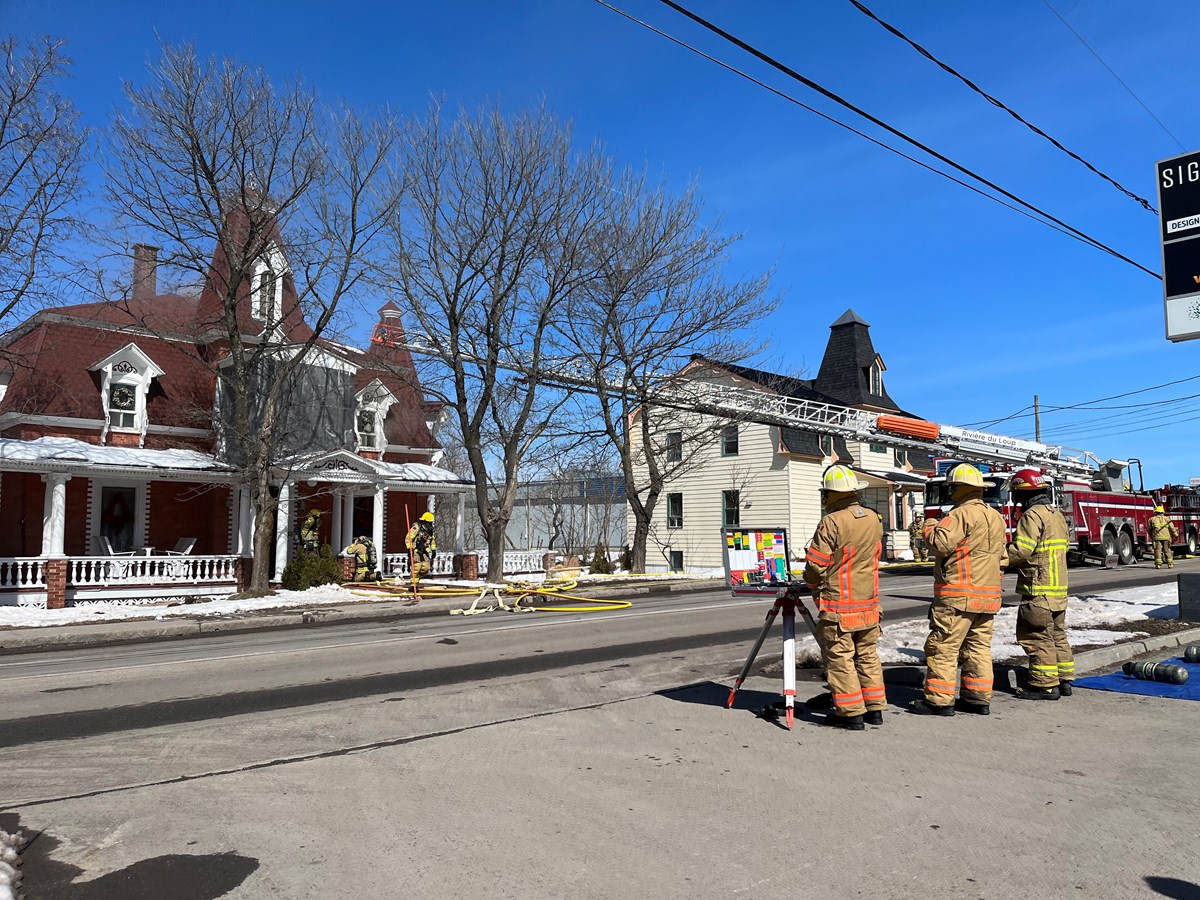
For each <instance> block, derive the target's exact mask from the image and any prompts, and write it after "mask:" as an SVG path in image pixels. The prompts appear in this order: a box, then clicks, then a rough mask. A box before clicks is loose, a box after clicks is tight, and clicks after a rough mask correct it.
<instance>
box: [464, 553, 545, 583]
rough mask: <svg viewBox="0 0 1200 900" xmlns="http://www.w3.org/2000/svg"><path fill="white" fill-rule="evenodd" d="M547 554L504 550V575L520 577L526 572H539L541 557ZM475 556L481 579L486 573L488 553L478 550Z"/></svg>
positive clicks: (540, 569)
mask: <svg viewBox="0 0 1200 900" xmlns="http://www.w3.org/2000/svg"><path fill="white" fill-rule="evenodd" d="M549 552H550V551H549V550H505V551H504V574H505V575H521V574H524V573H528V572H541V571H542V557H544V556H545V555H546V554H547V553H549ZM477 555H478V556H479V574H480V577H482V576H483V574H484V573H485V572H487V567H488V552H487V551H486V550H480V551H478V554H477Z"/></svg>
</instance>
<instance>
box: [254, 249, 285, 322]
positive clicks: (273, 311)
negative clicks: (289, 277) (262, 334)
mask: <svg viewBox="0 0 1200 900" xmlns="http://www.w3.org/2000/svg"><path fill="white" fill-rule="evenodd" d="M288 271H289V270H288V264H287V260H286V259H285V258H284V256H283V252H282V251H281V250H280V249H279V248H278V247H277V246H275V245H274V244H272V245H271V246H270V247H269V248H267V252H266V253H265V254H264V255H263V256H262V257H260V258H259V259H257V260H255V262H254V269H253V271H252V272H251V275H250V316H251V317H252V318H254V319H257V320H258V321H259V322H262V323H264V324H270V323H273V322H278V321H279V320H280V319H281V318H283V276H284V275H286V274H287V273H288Z"/></svg>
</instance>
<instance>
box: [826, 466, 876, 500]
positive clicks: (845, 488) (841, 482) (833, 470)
mask: <svg viewBox="0 0 1200 900" xmlns="http://www.w3.org/2000/svg"><path fill="white" fill-rule="evenodd" d="M864 487H866V485H864V484H863V483H862V482H861V481H859V480H858V478H857V477H855V475H854V473H853V472H852V471H851V470H850V468H849V467H848V466H830V467H829V468H828V469H826V470H825V477H824V478H823V479H821V489H822V490H825V491H834V492H836V493H841V494H852V493H854V492H855V491H861V490H862V489H863V488H864Z"/></svg>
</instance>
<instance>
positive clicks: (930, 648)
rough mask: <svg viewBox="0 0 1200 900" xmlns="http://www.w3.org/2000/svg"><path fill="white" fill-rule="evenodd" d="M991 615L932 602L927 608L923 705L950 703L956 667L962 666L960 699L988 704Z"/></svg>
mask: <svg viewBox="0 0 1200 900" xmlns="http://www.w3.org/2000/svg"><path fill="white" fill-rule="evenodd" d="M995 620H996V615H995V613H973V612H966V611H965V610H961V609H955V608H954V607H952V606H949V605H948V604H946V603H943V602H941V601H938V600H935V601H933V606H931V607H930V608H929V637H928V638H926V640H925V666H926V674H925V702H926V703H928V704H929V705H930V706H950V705H952V704H953V703H954V688H955V684H956V682H957V680H958V678H957V676H958V666H959V661H960V659H961V662H962V699H963V700H965V701H966V702H968V703H978V704H985V703H991V702H992V628H993V626H994V625H995Z"/></svg>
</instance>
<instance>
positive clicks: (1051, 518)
mask: <svg viewBox="0 0 1200 900" xmlns="http://www.w3.org/2000/svg"><path fill="white" fill-rule="evenodd" d="M1069 547H1070V536H1069V532H1068V530H1067V520H1066V519H1064V518H1063V514H1062V513H1061V512H1060V511H1059V510H1058V509H1056V508H1055V507H1053V506H1050V505H1048V504H1046V503H1037V504H1034V505H1032V506H1029V507H1026V509H1025V511H1024V512H1023V513H1022V514H1021V518H1020V521H1018V522H1017V533H1016V535H1014V537H1013V542H1012V545H1011V546H1010V547H1009V548H1008V561H1009V563H1010V564H1011V565H1013V566H1016V568H1017V593H1018V594H1021V595H1022V596H1024V597H1044V598H1046V600H1047V601H1049V602H1048V603H1047V604H1046V605H1047V606H1048V608H1050V609H1052V610H1055V611H1057V610H1062V609H1066V608H1067V549H1068V548H1069Z"/></svg>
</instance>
